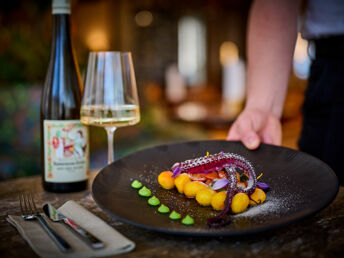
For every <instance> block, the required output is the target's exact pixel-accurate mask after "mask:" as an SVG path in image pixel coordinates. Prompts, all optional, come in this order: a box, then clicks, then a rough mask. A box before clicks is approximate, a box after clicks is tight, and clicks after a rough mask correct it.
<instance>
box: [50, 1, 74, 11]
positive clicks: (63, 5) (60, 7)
mask: <svg viewBox="0 0 344 258" xmlns="http://www.w3.org/2000/svg"><path fill="white" fill-rule="evenodd" d="M52 12H53V14H70V0H53V11H52Z"/></svg>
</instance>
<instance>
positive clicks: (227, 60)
mask: <svg viewBox="0 0 344 258" xmlns="http://www.w3.org/2000/svg"><path fill="white" fill-rule="evenodd" d="M238 60H239V49H238V46H237V45H236V44H235V43H234V42H231V41H225V42H223V43H222V44H221V46H220V62H221V64H222V65H225V64H231V63H235V62H237V61H238Z"/></svg>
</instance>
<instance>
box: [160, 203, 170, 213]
mask: <svg viewBox="0 0 344 258" xmlns="http://www.w3.org/2000/svg"><path fill="white" fill-rule="evenodd" d="M158 212H160V213H169V212H170V208H168V207H167V206H165V205H163V204H161V205H160V207H159V209H158Z"/></svg>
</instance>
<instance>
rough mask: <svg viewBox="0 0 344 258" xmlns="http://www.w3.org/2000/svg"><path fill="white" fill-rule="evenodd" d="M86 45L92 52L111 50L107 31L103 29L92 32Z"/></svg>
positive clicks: (87, 38)
mask: <svg viewBox="0 0 344 258" xmlns="http://www.w3.org/2000/svg"><path fill="white" fill-rule="evenodd" d="M86 44H87V46H88V47H89V49H90V50H92V51H101V50H103V51H104V50H108V49H109V40H108V38H107V35H106V33H105V31H103V30H102V29H94V30H91V31H90V32H89V34H88V35H87V37H86Z"/></svg>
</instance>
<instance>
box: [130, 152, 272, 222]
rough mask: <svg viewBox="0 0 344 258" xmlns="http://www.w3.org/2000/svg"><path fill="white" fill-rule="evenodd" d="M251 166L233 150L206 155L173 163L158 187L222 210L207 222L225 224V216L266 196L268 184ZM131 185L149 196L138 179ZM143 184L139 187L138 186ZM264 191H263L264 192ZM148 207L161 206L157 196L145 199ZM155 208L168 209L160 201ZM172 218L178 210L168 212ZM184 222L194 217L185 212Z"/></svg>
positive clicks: (261, 200) (146, 189)
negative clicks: (262, 181) (173, 190)
mask: <svg viewBox="0 0 344 258" xmlns="http://www.w3.org/2000/svg"><path fill="white" fill-rule="evenodd" d="M261 176H262V174H261V175H260V176H259V177H258V178H257V177H256V173H255V169H254V167H253V165H252V164H251V163H250V162H249V161H248V160H247V159H245V158H244V157H242V156H240V155H238V154H234V153H223V152H220V153H218V154H213V155H209V153H207V155H206V156H204V157H200V158H196V159H193V160H186V161H184V162H180V163H179V162H178V163H175V164H174V165H173V166H172V168H171V171H163V172H161V173H160V174H159V175H158V178H157V180H158V182H159V184H160V186H161V187H162V188H164V189H166V190H172V189H174V188H176V190H177V191H178V192H179V193H180V194H184V195H185V196H186V197H187V198H195V199H196V201H197V202H198V203H199V204H200V205H201V206H211V207H212V208H213V209H214V210H216V211H221V212H220V213H219V214H218V215H217V216H215V217H213V218H209V219H208V221H207V224H208V226H210V227H219V226H224V225H226V224H227V223H228V222H229V221H230V217H227V218H225V215H227V214H229V213H230V212H232V213H233V214H237V213H242V212H244V211H246V210H247V208H248V207H249V206H256V205H258V204H261V203H263V202H264V201H265V199H266V194H265V191H266V190H268V189H269V186H268V185H267V184H265V183H261V182H257V179H259V178H260V177H261ZM131 186H132V188H134V189H139V191H138V194H139V195H140V196H142V197H150V196H151V191H150V190H149V189H148V188H146V187H145V186H143V187H142V184H141V183H140V182H139V181H138V180H134V181H133V182H132V185H131ZM141 187H142V188H141ZM264 190H265V191H264ZM148 204H149V205H151V206H158V205H160V201H159V199H158V198H157V197H156V196H152V197H150V198H149V199H148ZM158 211H159V212H160V213H169V212H170V211H169V208H168V207H167V206H165V205H164V204H161V206H160V207H159V209H158ZM169 218H170V219H172V220H179V219H181V215H180V214H179V213H178V212H177V211H172V212H171V213H170V215H169ZM182 223H183V224H186V225H192V224H193V223H194V220H193V218H191V217H190V216H189V215H187V216H186V217H185V218H184V219H183V220H182Z"/></svg>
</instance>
